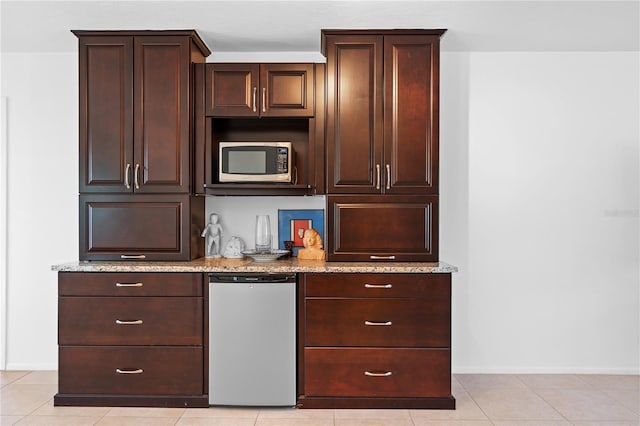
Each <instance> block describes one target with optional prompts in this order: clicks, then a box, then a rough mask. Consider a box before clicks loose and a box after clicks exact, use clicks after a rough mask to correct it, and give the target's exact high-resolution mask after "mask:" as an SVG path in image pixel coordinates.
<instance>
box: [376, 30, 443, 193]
mask: <svg viewBox="0 0 640 426" xmlns="http://www.w3.org/2000/svg"><path fill="white" fill-rule="evenodd" d="M438 50H439V37H438V36H407V35H403V36H385V38H384V97H385V98H384V99H385V106H384V117H385V118H384V185H383V186H384V192H385V193H388V194H437V193H438V85H439V83H438V74H439V71H438V69H439V63H438V57H439V54H438Z"/></svg>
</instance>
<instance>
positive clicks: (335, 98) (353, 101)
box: [326, 36, 383, 194]
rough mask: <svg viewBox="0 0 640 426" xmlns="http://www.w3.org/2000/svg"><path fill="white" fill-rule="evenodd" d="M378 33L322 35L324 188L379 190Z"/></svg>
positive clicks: (328, 190) (340, 191)
mask: <svg viewBox="0 0 640 426" xmlns="http://www.w3.org/2000/svg"><path fill="white" fill-rule="evenodd" d="M382 40H383V39H382V36H349V37H340V36H327V38H326V43H327V44H326V51H327V117H326V120H327V124H326V129H327V134H326V144H327V146H326V149H327V156H326V158H327V176H326V179H327V192H328V193H334V194H335V193H361V194H364V193H371V194H375V193H380V178H381V172H382V170H381V167H382V136H383V132H382V120H383V116H382V96H383V93H382V87H383V86H382V83H383V81H382V77H383V74H382V71H383V69H382V68H383V67H382V65H383V63H382Z"/></svg>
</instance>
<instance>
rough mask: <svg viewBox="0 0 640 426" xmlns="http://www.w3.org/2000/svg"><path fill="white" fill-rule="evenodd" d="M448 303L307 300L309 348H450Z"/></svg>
mask: <svg viewBox="0 0 640 426" xmlns="http://www.w3.org/2000/svg"><path fill="white" fill-rule="evenodd" d="M450 316H451V312H450V309H449V301H448V300H446V299H443V300H425V299H422V300H421V299H315V298H313V299H309V298H308V299H307V300H306V346H377V347H393V346H397V347H401V346H405V347H449V340H450V338H449V336H450V335H451V327H450V324H449V318H450Z"/></svg>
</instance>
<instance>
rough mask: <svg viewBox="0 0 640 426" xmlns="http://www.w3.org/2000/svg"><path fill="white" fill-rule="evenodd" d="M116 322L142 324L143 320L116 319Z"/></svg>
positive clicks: (120, 323) (119, 323)
mask: <svg viewBox="0 0 640 426" xmlns="http://www.w3.org/2000/svg"><path fill="white" fill-rule="evenodd" d="M116 324H118V325H141V324H142V320H133V321H126V320H125V321H123V320H119V319H117V320H116Z"/></svg>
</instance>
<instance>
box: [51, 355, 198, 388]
mask: <svg viewBox="0 0 640 426" xmlns="http://www.w3.org/2000/svg"><path fill="white" fill-rule="evenodd" d="M59 355H60V356H59V369H60V371H61V372H63V373H61V374H60V378H59V385H58V388H59V392H60V393H61V394H97V395H101V394H102V395H104V394H117V395H199V394H202V393H203V387H204V385H203V377H204V375H203V363H202V358H203V354H202V347H200V346H194V347H179V346H174V347H171V346H156V347H151V346H147V347H144V346H132V347H124V346H61V347H60V349H59ZM118 370H120V373H119V372H118ZM138 370H141V371H139V372H137V371H138ZM132 371H136V373H133V374H131V373H129V374H127V373H126V372H132ZM123 372H124V373H123Z"/></svg>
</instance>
